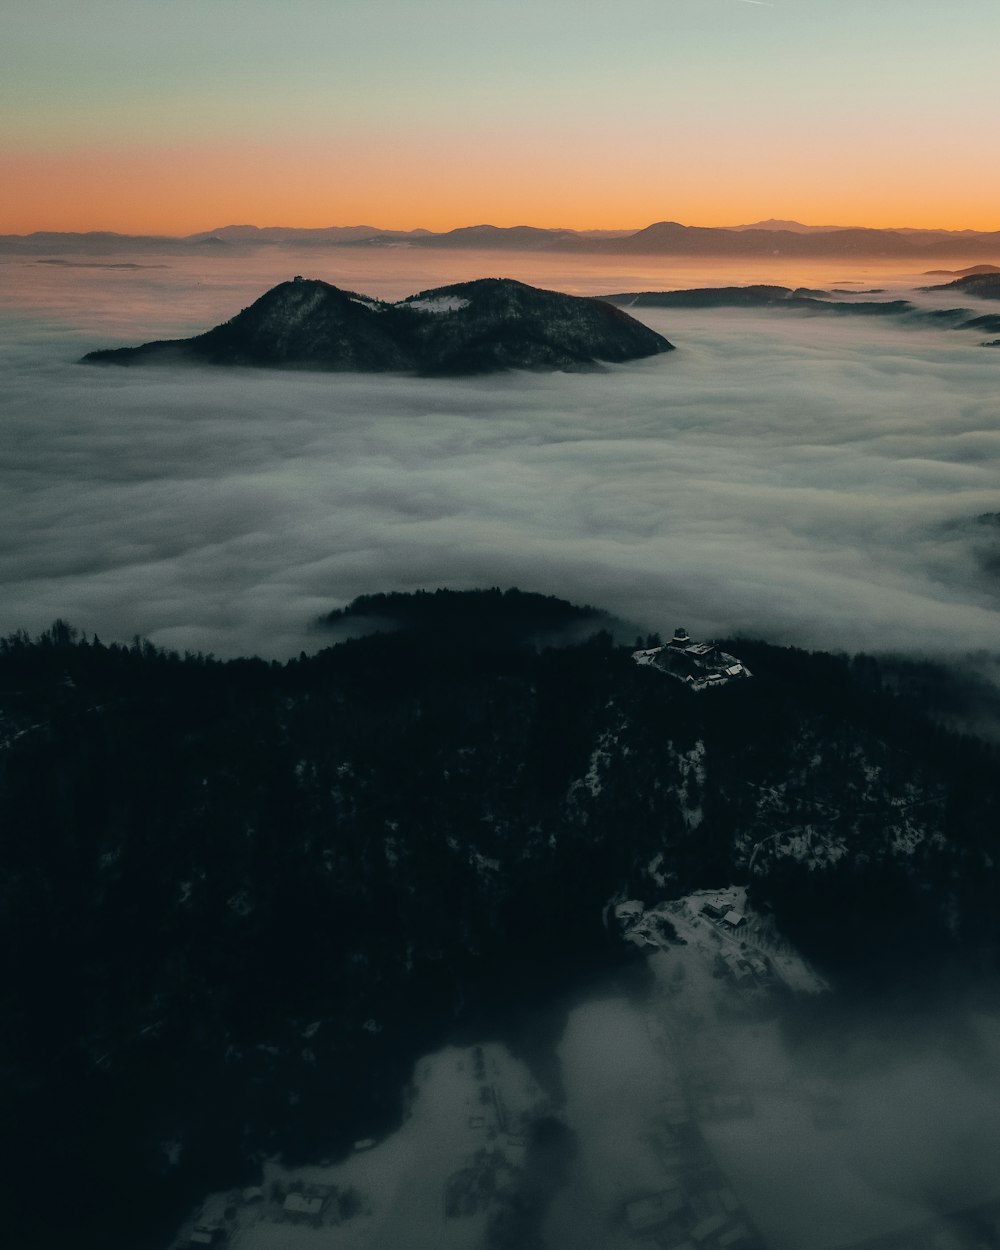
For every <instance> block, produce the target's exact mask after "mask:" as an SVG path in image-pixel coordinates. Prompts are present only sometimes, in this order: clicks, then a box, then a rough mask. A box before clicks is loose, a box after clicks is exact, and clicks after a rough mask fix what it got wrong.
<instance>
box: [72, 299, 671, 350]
mask: <svg viewBox="0 0 1000 1250" xmlns="http://www.w3.org/2000/svg"><path fill="white" fill-rule="evenodd" d="M670 350H672V344H671V343H668V342H667V340H666V339H665V338H663V337H662V336H661V335H659V334H656V333H655V332H654V331H652V330H650V329H648V328H647V327H646V326H644V325H642V324H640V323H639V322H638V321H635V320H633V318H631V317H629V316H627V315H626V314H625V313H623V312H621V311H620V310H619V309H617V308H612V307H611V306H610V305H609V304H606V303H602V302H601V301H599V300H593V299H580V298H577V297H576V296H572V295H563V294H561V293H559V292H557V291H542V290H539V289H537V288H536V287H531V286H526V285H525V284H524V283H521V282H514V281H512V280H511V279H508V278H481V279H478V280H477V281H474V282H460V283H457V284H455V285H452V286H446V287H438V288H435V289H434V290H431V291H424V292H422V293H421V294H419V295H414V296H410V297H409V298H408V299H405V300H401V301H400V302H399V303H397V304H386V303H383V302H381V301H378V300H371V299H368V298H367V297H366V296H363V295H358V294H356V293H354V292H352V291H342V290H341V289H340V288H339V287H335V286H331V285H330V284H329V283H327V282H320V281H318V280H316V279H308V280H307V279H305V278H295V279H293V280H292V281H291V282H282V283H281V284H280V285H278V286H276V287H273V288H272V289H271V290H270V291H267V292H266V293H265V294H264V295H262V296H261V297H260V299H259V300H257V301H256V303H254V304H252V305H251V306H250V307H249V308H245V309H244V310H243V311H242V312H241V313H239V314H238V315H237V316H235V317H234V318H233V319H232V320H231V321H227V322H225V324H223V325H219V326H216V327H215V328H214V329H212V330H209V331H207V332H206V333H205V334H199V335H197V336H195V337H194V338H190V339H175V340H168V341H161V342H152V343H145V344H143V345H142V346H141V347H124V348H117V349H111V350H105V351H95V352H90V353H88V354H87V355H86V356H84V358H83V360H84V362H85V363H88V364H116V365H134V364H150V363H157V364H160V363H162V364H173V363H184V362H187V363H202V364H213V365H251V366H256V367H260V368H285V369H322V370H357V371H363V372H386V371H392V370H415V371H419V372H421V373H425V374H461V373H486V372H491V371H495V370H498V369H571V368H578V367H580V366H586V365H593V364H596V363H597V362H598V361H612V362H620V361H626V360H635V359H638V358H639V357H642V356H653V355H655V354H656V353H658V352H665V351H670Z"/></svg>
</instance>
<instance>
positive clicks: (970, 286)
mask: <svg viewBox="0 0 1000 1250" xmlns="http://www.w3.org/2000/svg"><path fill="white" fill-rule="evenodd" d="M921 289H922V290H924V291H962V292H964V294H966V295H978V296H979V298H980V299H1000V270H996V271H990V272H988V273H970V274H966V276H965V277H964V278H956V279H955V281H954V282H942V283H941V284H940V285H939V286H925V287H922V288H921Z"/></svg>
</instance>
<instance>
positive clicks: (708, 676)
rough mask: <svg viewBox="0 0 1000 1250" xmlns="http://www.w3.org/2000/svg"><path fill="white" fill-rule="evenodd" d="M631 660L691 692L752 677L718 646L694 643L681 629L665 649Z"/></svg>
mask: <svg viewBox="0 0 1000 1250" xmlns="http://www.w3.org/2000/svg"><path fill="white" fill-rule="evenodd" d="M632 659H633V660H635V662H636V663H637V664H645V665H649V666H651V667H653V668H658V669H659V670H660V671H661V672H663V673H667V674H668V675H669V676H670V677H676V678H677V679H678V680H679V681H682V682H684V684H685V685H687V686H688V687H690V689H692V690H710V689H716V688H718V687H719V686H725V685H727V684H728V683H729V682H732V681H738V680H740V679H741V678H743V677H750V676H751V673H750V670H749V669H748V668H747V667H746V665H745V664H743V663H742V662H741V661H740V660H738V659H737V658H736V656H734V655H729V654H727V653H726V652H725V651H723V650H722V649H721V648H720V647H719V645H718V643H714V642H696V641H695V640H694V639H693V638H692V637H691V635H690V634H689V633H688V632H687V630H686V629H684V628H682V627H680V626H678V628H677V629H675V630H674V636H673V637H672V638H671V639H670V641H669V642H668V643H667V644H666V645H665V646H662V647H648V648H646V649H645V650H642V651H636V652H634V653H633V655H632Z"/></svg>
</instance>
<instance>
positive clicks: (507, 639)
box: [320, 587, 620, 652]
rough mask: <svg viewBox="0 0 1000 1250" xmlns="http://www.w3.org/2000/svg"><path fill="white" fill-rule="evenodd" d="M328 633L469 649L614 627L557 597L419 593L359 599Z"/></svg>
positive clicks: (330, 621)
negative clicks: (413, 636)
mask: <svg viewBox="0 0 1000 1250" xmlns="http://www.w3.org/2000/svg"><path fill="white" fill-rule="evenodd" d="M320 624H321V626H322V627H323V628H325V629H330V630H333V631H335V632H337V633H339V634H342V635H344V636H347V637H362V636H364V635H367V634H371V633H375V632H382V633H393V632H396V631H398V630H406V631H408V632H410V633H418V634H426V635H432V636H433V637H434V639H435V640H436V641H437V642H439V641H440V639H442V638H451V639H453V640H454V641H455V642H456V643H457V644H458V645H459V646H460V647H461V648H462V650H464V651H471V652H475V651H479V650H482V649H487V650H489V649H493V648H495V647H497V646H502V647H510V646H512V645H517V646H524V645H532V646H534V645H544V644H546V643H565V642H566V641H568V640H569V639H570V638H571V637H573V636H576V637H577V638H579V637H580V636H581V635H583V636H589V635H591V634H595V633H597V631H598V630H600V629H609V628H611V627H612V626H613V625H615V624H620V623H619V622H615V621H614V619H613V618H612V617H610V616H609V615H608V614H607V613H606V612H602V611H600V610H598V609H597V608H591V607H577V605H576V604H572V603H567V602H566V600H565V599H556V598H555V597H553V596H552V595H540V594H533V593H530V592H528V591H523V590H516V589H511V590H500V589H498V588H497V587H493V588H492V589H490V590H466V591H453V590H435V591H434V592H430V591H426V590H418V591H416V592H414V593H413V594H400V593H396V594H380V595H360V596H359V597H358V598H357V599H355V600H353V602H352V603H350V604H349V605H348V606H347V607H346V608H338V609H336V611H333V612H330V613H328V614H327V615H326V616H324V617H323V618H322V620H321V622H320Z"/></svg>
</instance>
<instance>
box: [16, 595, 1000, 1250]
mask: <svg viewBox="0 0 1000 1250" xmlns="http://www.w3.org/2000/svg"><path fill="white" fill-rule="evenodd" d="M539 598H541V597H539ZM360 603H361V608H363V609H364V613H365V615H371V614H372V610H373V609H381V608H389V609H391V613H390V614H391V617H392V619H393V620H394V621H395V622H396V623H397V624H398V623H399V622H400V621H404V622H405V621H406V620H407V618H408V616H409V618H410V619H413V620H416V621H419V622H420V627H419V628H401V629H396V630H395V631H394V632H391V633H379V634H374V635H371V636H368V637H363V638H358V639H352V640H349V641H347V642H344V643H341V644H340V645H337V646H334V647H330V648H328V649H327V650H325V651H322V652H320V653H319V654H317V655H314V656H311V657H307V656H302V657H300V658H299V659H298V660H295V661H291V662H289V663H288V664H284V665H281V664H277V663H271V664H268V663H265V662H263V661H260V660H240V661H231V662H226V663H223V662H219V661H216V660H213V659H211V658H205V657H200V656H194V657H192V656H186V657H180V656H177V655H174V654H168V653H164V652H162V651H160V650H158V649H156V648H154V647H152V646H150V645H149V644H148V643H143V642H141V641H139V640H137V641H136V642H134V643H133V644H132V645H131V646H119V645H111V646H105V645H103V644H101V643H100V642H98V641H97V640H96V639H87V638H82V637H78V636H76V635H75V634H74V632H73V631H72V630H71V629H70V628H69V627H67V626H64V625H61V624H60V625H57V626H56V627H53V629H52V630H51V631H49V632H48V633H47V634H46V635H43V636H42V637H41V638H39V639H34V640H32V639H29V638H27V637H25V636H23V635H21V636H16V637H13V638H11V639H8V640H6V641H5V642H4V643H3V644H2V645H0V716H2V722H0V733H2V742H3V747H4V749H3V750H2V751H0V829H2V841H0V883H2V884H0V949H2V951H3V961H4V965H3V975H2V978H0V1008H2V1014H3V1019H4V1021H5V1023H6V1029H5V1032H4V1034H3V1038H2V1043H0V1044H2V1054H0V1062H2V1064H3V1066H4V1069H5V1071H6V1072H7V1073H8V1074H9V1079H8V1080H7V1081H5V1083H4V1092H3V1094H2V1095H0V1096H2V1098H3V1100H4V1106H3V1114H4V1118H5V1122H6V1123H7V1124H8V1126H9V1127H10V1131H9V1132H8V1133H7V1134H6V1136H5V1142H6V1157H5V1159H4V1160H3V1161H2V1166H3V1168H4V1173H5V1175H6V1176H7V1177H8V1179H11V1178H12V1181H13V1191H14V1192H16V1193H17V1195H18V1202H17V1207H18V1211H19V1212H20V1216H19V1221H20V1222H19V1223H18V1225H17V1234H18V1237H20V1241H19V1243H18V1244H23V1245H25V1246H31V1245H38V1246H51V1245H53V1244H59V1237H61V1236H63V1235H65V1236H70V1235H72V1240H73V1244H74V1245H76V1246H80V1247H87V1246H95V1247H96V1246H98V1245H100V1246H103V1247H114V1246H116V1245H122V1246H124V1245H128V1246H129V1247H138V1246H142V1245H149V1246H156V1245H158V1244H162V1240H163V1237H162V1232H163V1230H164V1229H166V1228H167V1227H168V1225H169V1222H170V1219H171V1218H172V1217H173V1216H174V1215H175V1214H176V1212H177V1210H178V1209H179V1206H183V1204H184V1201H185V1199H186V1198H190V1197H192V1196H193V1195H195V1194H198V1193H201V1192H203V1191H204V1190H205V1189H207V1188H212V1187H217V1186H218V1184H220V1183H225V1182H227V1181H228V1180H230V1179H232V1178H235V1177H237V1176H238V1175H240V1173H241V1169H245V1168H250V1169H251V1170H252V1164H251V1163H250V1161H251V1160H252V1158H253V1156H254V1155H255V1153H256V1152H258V1151H261V1150H267V1151H273V1150H276V1149H283V1150H285V1151H286V1152H288V1153H291V1154H294V1153H296V1152H298V1153H300V1154H302V1155H308V1154H309V1153H310V1152H321V1151H322V1152H328V1151H331V1150H335V1149H338V1148H340V1147H342V1146H343V1145H344V1144H345V1143H347V1142H349V1141H350V1140H352V1139H353V1138H354V1137H357V1136H362V1135H365V1133H366V1132H367V1131H371V1130H374V1129H375V1128H377V1127H378V1126H379V1125H381V1124H384V1123H386V1122H388V1121H390V1120H391V1118H392V1117H393V1116H394V1115H395V1114H396V1113H397V1111H398V1091H399V1089H400V1088H401V1086H402V1083H403V1081H404V1080H405V1079H406V1076H407V1074H408V1071H409V1067H410V1065H411V1064H412V1061H413V1060H414V1058H415V1057H416V1056H417V1054H419V1053H420V1052H421V1050H423V1049H426V1048H427V1047H429V1046H432V1045H434V1044H436V1043H437V1042H439V1041H441V1040H443V1038H444V1037H445V1036H447V1035H448V1034H449V1033H450V1032H451V1031H453V1030H460V1029H468V1028H470V1027H472V1026H473V1025H474V1024H476V1023H477V1022H478V1023H479V1024H483V1023H484V1022H486V1021H488V1020H491V1019H496V1018H498V1016H499V1015H502V1013H503V1012H504V1011H505V1010H506V1009H508V1008H510V1007H512V1006H514V1005H517V1004H523V1003H524V1002H526V1001H530V1000H531V999H532V998H533V997H540V998H547V997H550V996H552V995H553V994H555V993H558V992H559V991H561V990H564V989H565V988H566V987H567V986H568V985H570V984H571V983H572V982H573V981H574V979H575V978H579V977H581V976H589V975H592V973H593V970H594V969H595V967H600V966H607V965H608V964H609V963H612V964H613V963H615V962H617V961H620V960H622V959H624V958H625V953H624V952H622V951H621V950H620V948H619V947H618V946H617V945H616V944H615V942H614V940H613V938H612V937H611V935H610V934H609V933H608V932H607V931H606V930H605V928H604V927H603V925H602V921H601V916H602V910H603V908H604V905H605V903H606V902H607V900H608V899H609V898H610V897H611V896H612V895H614V894H615V893H616V892H617V891H619V890H625V891H627V893H628V894H629V895H630V896H633V897H636V896H638V897H649V898H652V897H662V896H663V895H664V894H665V893H671V892H676V893H681V892H684V891H686V890H689V889H691V888H693V887H699V886H706V885H713V884H717V883H718V882H719V881H720V880H728V879H731V878H732V877H734V876H738V875H740V874H742V875H743V876H745V875H746V872H747V867H748V864H749V862H750V859H751V857H752V856H753V854H754V849H755V848H758V847H759V849H758V851H757V855H756V859H755V860H754V868H753V874H752V886H753V892H754V894H755V896H756V898H757V900H758V901H759V902H760V903H761V904H762V905H771V906H773V908H774V909H775V912H776V914H777V917H778V919H779V921H781V922H783V923H785V924H786V925H789V926H791V928H792V929H793V931H794V932H795V935H796V936H797V938H798V939H799V940H800V941H802V942H803V943H804V944H806V945H807V946H809V947H810V949H811V950H812V951H813V952H814V953H818V954H819V955H820V956H821V957H824V958H825V959H826V961H827V963H828V965H830V966H836V965H837V963H838V956H840V957H841V958H840V960H839V962H840V965H841V969H842V970H843V969H844V968H845V967H849V966H850V959H848V958H844V956H849V957H850V958H851V959H853V958H855V957H856V956H857V953H858V951H859V950H861V949H864V943H865V942H866V941H867V942H871V941H872V940H873V937H877V938H878V940H879V941H880V942H882V943H883V944H884V948H885V949H886V950H894V951H896V952H897V953H898V952H900V951H901V950H902V949H904V944H903V941H902V939H903V938H904V937H905V936H906V935H908V934H910V935H912V934H913V933H915V932H917V933H922V934H925V935H926V936H927V938H928V943H929V942H930V941H931V940H932V939H933V941H934V942H935V943H946V942H951V943H953V944H954V943H964V944H966V945H968V944H971V943H975V944H976V947H977V949H984V948H988V947H989V946H990V944H992V943H995V941H996V938H997V925H998V920H997V917H996V914H995V911H994V910H993V909H992V907H989V906H986V905H985V904H986V903H987V901H988V900H989V899H990V898H992V897H993V893H994V892H995V889H996V884H997V881H996V875H997V868H996V859H995V856H994V855H993V850H994V846H993V844H994V842H995V830H996V828H997V783H996V779H995V774H996V758H995V751H994V750H993V749H992V748H991V747H989V746H987V745H985V744H983V743H980V742H978V741H975V740H972V739H963V738H960V737H957V736H955V735H953V734H949V733H947V732H946V731H945V730H943V729H941V728H938V727H935V725H934V724H933V723H932V722H931V721H930V720H929V719H928V718H927V717H926V716H924V715H923V714H922V713H921V712H920V710H919V706H918V705H919V704H920V702H921V700H922V699H924V697H925V696H924V693H923V691H924V690H925V688H928V686H927V683H924V685H921V683H920V682H919V681H912V682H911V683H910V685H909V687H907V688H904V683H902V682H901V681H900V680H899V679H898V677H897V676H896V675H895V672H889V671H888V670H886V669H885V668H884V667H883V666H882V665H880V664H879V663H878V662H877V661H875V660H872V659H865V658H862V659H856V660H853V661H851V660H848V659H847V658H846V657H836V656H829V655H822V654H818V655H808V654H806V653H804V652H799V651H794V650H790V649H782V648H774V647H769V646H767V645H765V644H761V643H751V642H747V641H741V640H737V641H732V642H727V643H726V644H725V645H726V648H727V649H728V650H731V651H732V652H733V653H734V654H736V655H738V656H740V658H741V659H743V660H744V661H745V662H746V663H747V664H748V665H749V666H750V667H751V668H752V670H753V672H754V679H753V680H752V681H749V682H746V683H737V684H736V685H734V686H732V687H727V688H726V689H724V690H720V691H717V692H706V693H705V694H702V695H697V694H692V693H691V692H689V691H687V690H686V689H684V688H683V687H682V686H681V685H680V684H679V683H677V682H673V681H670V680H668V679H667V678H665V677H663V676H662V675H661V674H657V673H653V672H649V671H644V670H642V669H639V668H637V667H636V666H635V665H634V664H633V663H632V661H631V658H630V651H631V648H630V647H620V646H616V645H615V644H614V643H613V641H612V639H611V637H610V635H609V634H607V633H597V634H595V635H593V636H592V637H590V638H587V639H585V640H584V641H581V642H574V643H572V644H570V645H564V646H559V647H553V646H549V647H542V648H539V647H538V646H537V642H536V639H537V634H538V632H539V631H538V630H537V628H535V627H536V626H537V624H538V622H539V620H540V619H547V620H550V621H554V620H556V619H558V620H560V621H562V620H563V619H564V618H565V619H567V620H571V621H573V620H576V621H578V620H580V618H579V616H578V615H577V611H578V610H570V611H567V609H568V608H569V605H565V606H560V604H559V601H552V602H549V601H548V600H545V599H542V601H541V602H540V603H538V602H534V601H533V599H531V598H530V597H523V596H519V595H517V594H514V593H512V592H506V593H501V592H499V591H495V590H494V591H488V592H469V593H468V594H467V595H465V596H461V595H460V596H457V597H454V598H453V597H451V596H447V595H443V594H442V595H440V596H438V595H427V596H424V597H416V598H415V599H414V601H413V603H411V604H409V605H405V604H404V602H403V601H402V600H401V599H399V598H398V597H396V596H386V597H384V598H383V597H378V596H373V597H370V598H366V599H365V600H362V601H360ZM484 605H492V607H493V609H494V611H495V613H496V616H497V619H498V620H501V621H502V619H503V617H504V614H505V613H509V615H510V619H511V622H512V626H511V630H510V632H507V633H505V632H504V630H502V629H500V628H499V627H498V628H497V629H496V630H494V632H493V633H492V635H491V642H490V645H489V647H488V648H484V647H482V646H480V645H478V644H477V641H476V640H479V639H481V637H482V635H481V633H480V631H479V630H478V629H471V630H470V629H468V628H467V625H468V622H469V621H475V620H477V619H479V618H480V617H481V615H482V609H483V607H484ZM356 607H357V604H355V605H352V608H351V610H352V611H353V610H354V609H355V608H356ZM529 607H530V608H532V610H537V612H538V613H540V614H541V616H540V617H539V615H537V614H536V615H535V616H534V617H533V616H532V611H529V610H528V609H529ZM377 614H378V612H375V615H377ZM438 617H440V618H441V623H440V626H438V625H435V626H434V627H433V628H427V625H428V623H429V622H431V621H435V620H436V619H437V618H438ZM446 619H450V620H451V625H450V626H449V625H446V624H445V623H444V622H445V620H446ZM583 623H584V624H586V625H587V626H588V627H589V626H590V623H591V618H589V617H586V618H584V621H583ZM529 625H530V626H531V628H529V627H528V626H529ZM515 626H516V628H515ZM542 632H544V631H542ZM463 638H465V639H467V640H469V641H468V645H461V639H463ZM845 912H846V913H848V914H849V915H850V916H851V923H850V924H849V925H844V924H843V923H841V922H840V921H841V919H842V917H843V915H844V914H845ZM168 1146H169V1147H170V1148H171V1150H172V1149H173V1147H174V1146H177V1147H178V1150H177V1151H175V1152H174V1155H175V1157H176V1163H174V1164H172V1163H171V1162H170V1152H169V1151H168V1150H167V1147H168ZM54 1170H56V1171H58V1172H59V1175H60V1177H61V1178H63V1179H62V1180H61V1184H62V1186H63V1188H64V1190H65V1191H66V1192H67V1194H68V1197H69V1198H70V1199H71V1200H70V1201H67V1202H66V1203H65V1204H62V1205H60V1207H59V1208H57V1209H52V1208H50V1209H47V1210H46V1211H45V1216H44V1219H42V1218H41V1217H40V1215H39V1212H40V1211H41V1210H42V1209H43V1208H45V1202H44V1197H45V1194H46V1193H47V1192H48V1190H49V1187H50V1183H51V1182H50V1178H51V1176H52V1174H53V1171H54ZM64 1213H65V1219H66V1221H67V1224H66V1229H65V1230H64V1232H63V1231H60V1230H59V1229H58V1228H57V1227H56V1225H57V1224H58V1222H59V1220H60V1219H61V1218H63V1215H64ZM158 1221H161V1222H160V1223H159V1224H158ZM143 1230H145V1232H143ZM57 1234H58V1235H57Z"/></svg>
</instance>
